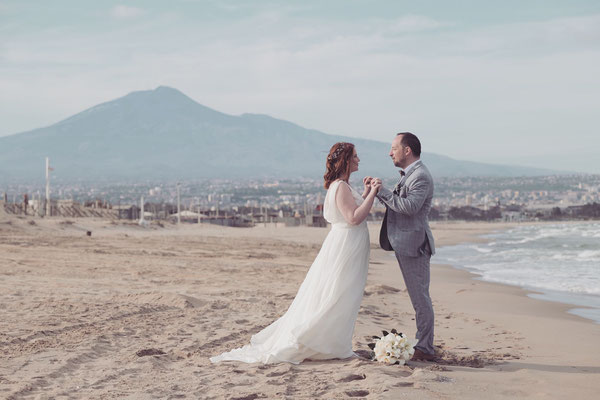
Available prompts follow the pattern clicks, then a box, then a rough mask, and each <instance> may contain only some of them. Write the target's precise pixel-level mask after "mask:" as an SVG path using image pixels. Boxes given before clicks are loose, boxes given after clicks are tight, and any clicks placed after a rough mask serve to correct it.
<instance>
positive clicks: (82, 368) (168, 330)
mask: <svg viewBox="0 0 600 400" xmlns="http://www.w3.org/2000/svg"><path fill="white" fill-rule="evenodd" d="M509 226H510V225H507V224H470V223H452V224H450V223H446V224H443V223H438V224H435V225H434V226H433V228H434V235H435V237H436V239H437V243H438V246H442V245H448V244H452V243H459V242H463V241H478V240H483V239H481V238H479V237H478V235H481V234H483V233H486V232H490V231H493V230H496V229H505V228H507V227H509ZM377 229H378V226H371V240H372V242H373V244H372V254H371V265H370V270H369V278H368V282H367V287H366V290H365V297H364V300H363V304H362V306H361V310H360V313H359V316H358V320H357V324H356V331H355V335H354V349H355V351H357V352H358V353H359V354H361V355H362V356H363V358H355V359H349V360H331V361H319V362H306V363H303V364H300V365H290V364H279V365H258V364H251V365H248V364H241V363H231V362H228V363H220V364H216V365H213V364H211V363H210V362H209V360H208V357H210V356H212V355H215V354H219V353H221V352H223V351H225V350H229V349H231V348H232V347H238V346H241V345H244V344H246V343H247V342H248V340H249V338H250V336H251V335H252V334H254V333H256V332H258V331H259V330H261V329H262V328H263V327H265V326H266V325H268V324H269V323H270V322H272V321H273V320H274V319H276V318H277V317H278V316H280V315H281V314H282V313H283V312H284V311H285V310H286V309H287V307H288V305H289V304H290V302H291V301H292V299H293V297H294V295H295V293H296V290H297V289H298V286H299V284H300V283H301V281H302V280H303V278H304V275H305V273H306V271H307V269H308V268H309V266H310V264H311V262H312V260H313V258H314V257H315V255H316V253H317V252H318V250H319V247H320V244H321V242H322V240H323V238H324V237H325V235H326V234H327V231H328V230H327V229H325V228H306V227H296V228H281V227H280V228H272V227H269V228H264V227H256V228H224V227H217V226H211V225H182V226H174V225H166V226H164V227H160V226H157V225H151V226H150V227H148V228H142V227H139V226H137V225H135V224H116V223H111V222H108V221H102V220H97V219H68V220H66V219H54V218H51V219H45V220H42V219H35V220H34V219H32V218H16V217H7V216H4V217H2V218H1V220H0V263H1V265H0V310H1V312H2V314H1V315H2V318H1V320H0V350H1V352H0V398H9V399H13V398H14V399H18V398H39V399H45V398H94V399H113V398H114V399H116V398H119V399H121V398H133V399H135V398H139V399H151V398H161V399H162V398H206V399H222V398H227V399H259V398H269V399H272V398H275V399H277V398H288V399H296V398H368V399H401V398H410V399H482V398H485V399H496V398H503V399H514V398H528V399H529V398H533V399H538V398H539V399H547V398H556V399H558V398H562V399H564V398H571V399H591V398H597V395H598V393H600V379H599V378H600V362H599V361H598V355H600V325H598V324H595V323H593V322H592V321H589V320H586V319H583V318H580V317H577V316H574V315H572V314H569V313H567V310H568V309H569V306H566V305H563V304H559V303H553V302H547V301H542V300H535V299H532V298H529V297H527V293H526V292H525V291H523V290H521V289H519V288H515V287H509V286H504V285H497V284H491V283H486V282H481V281H478V280H475V279H473V278H474V276H473V275H472V274H469V273H467V272H465V271H460V270H456V269H454V268H451V267H448V266H441V265H434V266H433V267H432V287H431V294H432V298H433V301H434V308H435V312H436V327H435V329H436V341H435V345H436V346H437V347H438V351H439V354H440V360H439V362H437V363H430V362H411V363H409V364H408V365H406V366H397V365H396V366H389V365H384V364H381V363H377V362H373V361H370V360H369V359H368V347H367V343H369V341H370V340H369V337H370V336H371V335H377V334H379V333H380V330H381V329H391V328H394V327H395V328H397V329H398V330H400V331H403V332H405V333H407V334H409V335H414V332H415V326H414V320H413V318H414V315H413V311H412V307H411V305H410V301H409V299H408V296H407V293H406V291H405V287H404V283H403V281H402V277H401V274H400V271H399V269H398V266H397V264H396V262H395V259H394V258H393V256H391V254H390V253H387V252H384V251H382V250H380V249H379V248H378V246H377V245H376V241H377ZM86 231H91V232H92V235H91V236H87V235H86ZM433 262H434V263H435V258H434V259H433ZM323 334H327V332H323Z"/></svg>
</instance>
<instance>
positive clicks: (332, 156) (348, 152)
mask: <svg viewBox="0 0 600 400" xmlns="http://www.w3.org/2000/svg"><path fill="white" fill-rule="evenodd" d="M353 155H354V145H353V144H352V143H346V142H338V143H336V144H334V145H333V146H331V150H329V155H328V156H327V163H326V164H325V165H326V168H327V171H326V172H325V175H324V176H323V178H324V179H325V189H329V185H331V182H333V181H335V180H336V179H340V178H342V177H344V178H346V177H348V173H349V172H350V162H351V161H352V156H353Z"/></svg>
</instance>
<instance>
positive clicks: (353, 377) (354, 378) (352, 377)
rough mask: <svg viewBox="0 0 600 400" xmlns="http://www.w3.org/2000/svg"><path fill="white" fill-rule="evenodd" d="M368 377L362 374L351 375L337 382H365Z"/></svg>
mask: <svg viewBox="0 0 600 400" xmlns="http://www.w3.org/2000/svg"><path fill="white" fill-rule="evenodd" d="M366 377H367V376H366V375H365V374H360V375H357V374H351V375H348V376H345V377H343V378H340V379H338V380H337V381H338V382H352V381H360V380H363V379H365V378H366Z"/></svg>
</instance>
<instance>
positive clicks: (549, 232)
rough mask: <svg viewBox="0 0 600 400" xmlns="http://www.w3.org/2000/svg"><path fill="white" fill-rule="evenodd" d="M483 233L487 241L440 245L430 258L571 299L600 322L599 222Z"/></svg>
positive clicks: (540, 294)
mask: <svg viewBox="0 0 600 400" xmlns="http://www.w3.org/2000/svg"><path fill="white" fill-rule="evenodd" d="M483 237H484V238H486V239H487V240H488V241H487V242H486V243H464V244H459V245H455V246H444V247H441V248H439V249H437V251H436V254H435V255H434V257H433V259H432V262H434V263H436V264H450V265H452V266H454V267H457V268H460V269H465V270H468V271H470V272H473V273H475V274H477V275H479V276H480V278H479V279H482V280H484V281H489V282H497V283H503V284H507V285H514V286H519V287H521V288H524V289H526V290H531V291H534V292H535V293H532V294H529V296H530V297H533V298H538V299H543V300H549V301H558V302H561V303H566V304H571V305H573V306H574V307H573V309H571V310H570V311H569V312H570V313H573V314H576V315H579V316H581V317H584V318H588V319H591V320H593V321H595V322H596V323H598V324H600V223H598V222H589V223H586V222H581V223H556V224H536V225H520V226H517V227H515V228H512V229H509V230H503V231H498V232H494V233H491V234H487V235H484V236H483Z"/></svg>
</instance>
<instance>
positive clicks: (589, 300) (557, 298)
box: [432, 221, 600, 324]
mask: <svg viewBox="0 0 600 400" xmlns="http://www.w3.org/2000/svg"><path fill="white" fill-rule="evenodd" d="M586 222H587V223H597V221H582V222H581V223H586ZM561 223H562V222H547V221H543V222H536V223H528V222H515V223H505V224H503V225H500V226H494V225H493V223H492V224H490V226H489V228H490V229H489V230H487V231H486V230H485V227H482V229H481V230H476V233H472V235H473V234H476V235H477V236H476V237H475V236H474V237H471V238H464V239H467V240H464V241H460V242H459V241H456V242H453V241H449V242H448V243H443V244H442V245H440V246H438V248H442V247H452V246H458V245H466V244H477V243H487V242H489V241H490V239H488V238H486V237H484V236H485V235H489V234H493V233H496V232H499V231H505V230H508V229H512V228H514V227H517V226H525V225H557V224H561ZM574 223H578V221H570V222H569V224H574ZM466 224H468V223H466ZM483 224H485V223H483ZM434 257H435V256H434ZM433 264H436V265H440V266H447V267H450V268H453V269H456V270H460V271H465V272H468V273H469V274H471V279H474V280H479V281H482V282H488V283H493V284H498V285H504V286H509V287H516V288H519V289H522V290H523V291H524V292H526V293H525V296H526V297H528V298H532V299H538V300H544V301H548V302H552V303H558V304H561V305H562V306H568V307H570V308H569V309H568V310H567V311H566V313H568V314H571V315H575V316H578V317H581V318H583V319H584V320H586V321H588V322H591V323H593V324H600V296H594V295H591V294H585V293H569V292H561V291H557V290H550V289H540V288H535V287H530V286H526V285H513V284H509V283H504V282H495V281H491V280H486V279H484V278H483V277H482V274H480V273H478V272H476V271H473V270H471V269H470V268H468V267H461V266H458V265H452V264H448V263H435V262H432V265H433ZM594 300H595V301H594ZM593 303H596V305H594V304H593Z"/></svg>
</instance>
